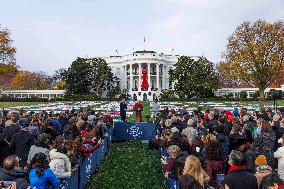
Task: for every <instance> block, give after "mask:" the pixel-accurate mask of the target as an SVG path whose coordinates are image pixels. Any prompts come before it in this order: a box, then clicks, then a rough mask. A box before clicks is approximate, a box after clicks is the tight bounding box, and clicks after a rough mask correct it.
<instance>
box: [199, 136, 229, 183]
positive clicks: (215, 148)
mask: <svg viewBox="0 0 284 189" xmlns="http://www.w3.org/2000/svg"><path fill="white" fill-rule="evenodd" d="M204 156H205V166H204V168H205V172H206V174H207V175H208V176H209V177H210V183H209V185H210V186H213V187H214V188H216V185H217V183H216V177H217V174H224V173H225V171H224V167H225V166H224V165H225V156H224V149H223V145H222V144H221V143H219V142H218V141H210V142H209V143H208V144H207V145H206V146H205V149H204Z"/></svg>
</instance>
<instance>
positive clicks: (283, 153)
mask: <svg viewBox="0 0 284 189" xmlns="http://www.w3.org/2000/svg"><path fill="white" fill-rule="evenodd" d="M278 143H280V144H281V147H279V148H278V149H277V151H276V152H274V157H275V158H277V159H278V174H279V175H280V178H281V179H284V135H283V136H282V137H281V138H280V139H279V140H278Z"/></svg>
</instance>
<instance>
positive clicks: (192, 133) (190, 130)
mask: <svg viewBox="0 0 284 189" xmlns="http://www.w3.org/2000/svg"><path fill="white" fill-rule="evenodd" d="M193 125H194V121H193V120H192V119H189V120H188V121H187V128H185V129H183V130H182V134H184V135H186V137H187V140H188V142H189V144H190V145H191V144H192V143H193V142H194V141H195V139H196V138H197V135H198V132H197V130H196V129H194V127H193Z"/></svg>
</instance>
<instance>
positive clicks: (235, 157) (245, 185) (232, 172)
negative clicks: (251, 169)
mask: <svg viewBox="0 0 284 189" xmlns="http://www.w3.org/2000/svg"><path fill="white" fill-rule="evenodd" d="M229 164H230V166H231V167H230V169H229V174H228V175H227V176H226V177H225V179H224V184H225V188H226V187H227V188H230V189H240V188H241V189H257V188H258V185H257V180H256V177H255V176H254V175H253V174H250V173H248V172H247V171H246V166H245V159H244V156H243V153H242V152H240V151H237V150H233V151H232V152H231V154H230V156H229Z"/></svg>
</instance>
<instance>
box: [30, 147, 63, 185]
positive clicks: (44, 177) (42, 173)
mask: <svg viewBox="0 0 284 189" xmlns="http://www.w3.org/2000/svg"><path fill="white" fill-rule="evenodd" d="M28 177H29V183H30V186H31V188H35V189H50V188H54V187H57V186H59V184H60V181H59V179H58V178H57V177H56V175H55V174H54V173H53V172H52V170H51V169H50V168H49V166H48V161H47V157H46V155H45V154H44V153H41V152H40V153H37V154H36V155H35V156H34V157H33V158H32V161H31V163H30V165H29V166H28Z"/></svg>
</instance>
